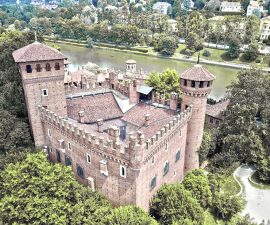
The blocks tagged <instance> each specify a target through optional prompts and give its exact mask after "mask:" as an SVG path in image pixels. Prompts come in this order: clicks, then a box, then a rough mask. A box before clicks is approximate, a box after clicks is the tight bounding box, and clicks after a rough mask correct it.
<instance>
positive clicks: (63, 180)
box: [0, 152, 110, 224]
mask: <svg viewBox="0 0 270 225" xmlns="http://www.w3.org/2000/svg"><path fill="white" fill-rule="evenodd" d="M1 178H2V181H3V182H2V187H1V190H0V196H1V200H0V219H1V220H2V221H3V222H4V223H7V224H13V223H18V224H85V223H89V222H90V221H91V222H93V223H92V224H100V223H99V221H98V220H99V219H102V218H103V217H104V215H102V214H99V215H100V218H97V217H96V215H95V213H97V210H98V209H100V208H107V207H109V206H110V205H109V203H108V202H107V201H106V200H104V199H103V198H102V197H101V195H100V194H98V193H97V192H94V191H92V190H91V189H89V188H86V187H83V186H81V185H80V184H79V183H78V182H77V181H76V180H75V178H74V176H73V174H72V171H71V168H70V167H65V166H63V165H61V164H54V165H53V164H50V163H49V162H48V161H47V158H46V156H45V155H44V154H43V153H41V152H40V153H35V154H29V155H28V156H27V158H26V159H25V160H24V161H22V162H17V163H16V164H9V165H8V166H7V167H6V168H5V170H4V171H3V172H2V173H1ZM87 221H88V222H87Z"/></svg>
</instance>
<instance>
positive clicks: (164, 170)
mask: <svg viewBox="0 0 270 225" xmlns="http://www.w3.org/2000/svg"><path fill="white" fill-rule="evenodd" d="M169 169H170V165H169V162H168V161H165V163H164V167H163V176H165V175H166V174H167V173H168V172H169Z"/></svg>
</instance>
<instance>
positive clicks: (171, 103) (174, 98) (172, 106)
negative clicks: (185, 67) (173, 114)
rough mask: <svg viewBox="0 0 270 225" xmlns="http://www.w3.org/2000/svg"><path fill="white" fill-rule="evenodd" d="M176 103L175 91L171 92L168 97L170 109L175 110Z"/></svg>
mask: <svg viewBox="0 0 270 225" xmlns="http://www.w3.org/2000/svg"><path fill="white" fill-rule="evenodd" d="M177 104H178V96H177V94H176V93H174V92H173V93H171V98H170V109H172V110H177Z"/></svg>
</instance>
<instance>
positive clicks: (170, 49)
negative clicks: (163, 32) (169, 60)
mask: <svg viewBox="0 0 270 225" xmlns="http://www.w3.org/2000/svg"><path fill="white" fill-rule="evenodd" d="M177 47H178V40H177V38H175V37H173V36H161V37H160V38H159V40H158V42H157V44H156V45H155V46H154V49H155V50H156V51H158V52H159V53H161V54H162V55H165V56H172V55H173V54H174V53H175V50H176V49H177Z"/></svg>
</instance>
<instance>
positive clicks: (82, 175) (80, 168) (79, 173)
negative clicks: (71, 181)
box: [77, 164, 84, 178]
mask: <svg viewBox="0 0 270 225" xmlns="http://www.w3.org/2000/svg"><path fill="white" fill-rule="evenodd" d="M77 174H78V176H79V177H80V178H84V171H83V168H82V167H81V166H80V165H78V164H77Z"/></svg>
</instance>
